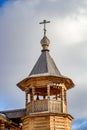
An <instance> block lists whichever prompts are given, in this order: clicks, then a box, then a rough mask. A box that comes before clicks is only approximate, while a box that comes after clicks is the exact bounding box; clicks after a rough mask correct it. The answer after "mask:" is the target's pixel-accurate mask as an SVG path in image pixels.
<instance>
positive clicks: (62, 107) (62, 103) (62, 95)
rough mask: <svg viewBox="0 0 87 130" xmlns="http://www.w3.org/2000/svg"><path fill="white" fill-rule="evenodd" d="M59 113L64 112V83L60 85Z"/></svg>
mask: <svg viewBox="0 0 87 130" xmlns="http://www.w3.org/2000/svg"><path fill="white" fill-rule="evenodd" d="M60 85H61V112H64V101H65V99H64V98H65V96H64V95H65V94H64V90H65V85H64V83H61V84H60Z"/></svg>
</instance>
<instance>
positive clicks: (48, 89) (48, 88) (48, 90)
mask: <svg viewBox="0 0 87 130" xmlns="http://www.w3.org/2000/svg"><path fill="white" fill-rule="evenodd" d="M47 95H48V100H50V85H49V84H48V85H47Z"/></svg>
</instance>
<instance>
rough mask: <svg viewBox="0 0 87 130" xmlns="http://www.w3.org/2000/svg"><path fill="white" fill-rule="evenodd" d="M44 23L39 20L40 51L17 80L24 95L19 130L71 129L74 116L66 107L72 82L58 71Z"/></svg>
mask: <svg viewBox="0 0 87 130" xmlns="http://www.w3.org/2000/svg"><path fill="white" fill-rule="evenodd" d="M46 23H49V21H46V20H44V21H43V22H41V23H40V24H44V36H43V38H42V40H41V45H42V48H43V49H42V52H41V55H40V57H39V59H38V60H37V62H36V64H35V66H34V68H33V69H32V71H31V73H30V74H29V76H28V77H27V78H25V79H24V80H22V81H21V82H19V83H18V84H17V86H18V87H19V88H20V89H22V90H23V91H25V95H26V104H25V105H26V115H25V116H24V117H23V118H22V122H23V126H22V130H71V121H72V119H73V117H72V116H71V115H69V114H68V111H67V98H66V95H67V94H66V92H67V90H68V89H71V88H72V87H73V86H74V83H73V82H72V80H71V79H70V78H68V77H65V76H63V75H61V73H60V72H59V70H58V68H57V67H56V65H55V63H54V61H53V59H52V58H51V56H50V54H49V49H48V47H49V43H50V41H49V39H48V38H47V36H46Z"/></svg>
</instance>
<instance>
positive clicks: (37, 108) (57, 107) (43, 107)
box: [26, 99, 66, 113]
mask: <svg viewBox="0 0 87 130" xmlns="http://www.w3.org/2000/svg"><path fill="white" fill-rule="evenodd" d="M26 107H27V113H34V112H45V111H49V112H56V113H61V112H62V109H61V107H62V106H61V101H57V100H46V99H45V100H35V101H32V102H30V103H27V105H26ZM65 112H66V106H65V110H64V113H65Z"/></svg>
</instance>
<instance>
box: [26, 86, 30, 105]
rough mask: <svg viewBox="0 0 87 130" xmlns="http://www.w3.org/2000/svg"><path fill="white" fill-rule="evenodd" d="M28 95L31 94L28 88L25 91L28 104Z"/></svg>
mask: <svg viewBox="0 0 87 130" xmlns="http://www.w3.org/2000/svg"><path fill="white" fill-rule="evenodd" d="M28 93H29V88H26V89H25V99H26V104H27V103H28Z"/></svg>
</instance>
